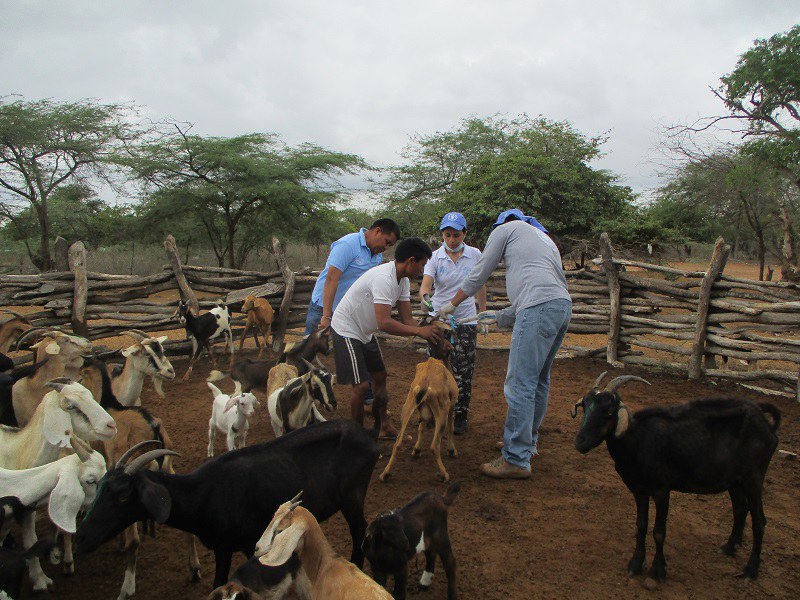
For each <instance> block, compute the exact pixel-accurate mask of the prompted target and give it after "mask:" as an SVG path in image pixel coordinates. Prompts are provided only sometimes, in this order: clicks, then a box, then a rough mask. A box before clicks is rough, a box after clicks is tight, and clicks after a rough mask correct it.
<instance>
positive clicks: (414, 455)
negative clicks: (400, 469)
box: [411, 448, 420, 458]
mask: <svg viewBox="0 0 800 600" xmlns="http://www.w3.org/2000/svg"><path fill="white" fill-rule="evenodd" d="M419 453H420V449H419V448H412V449H411V458H417V457H418V456H419Z"/></svg>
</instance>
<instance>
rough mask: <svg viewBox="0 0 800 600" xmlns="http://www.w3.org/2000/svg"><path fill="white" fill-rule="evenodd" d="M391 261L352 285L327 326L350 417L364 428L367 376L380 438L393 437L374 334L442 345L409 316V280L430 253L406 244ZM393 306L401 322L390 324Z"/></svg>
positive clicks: (434, 330) (421, 245)
mask: <svg viewBox="0 0 800 600" xmlns="http://www.w3.org/2000/svg"><path fill="white" fill-rule="evenodd" d="M394 257H395V259H394V260H393V261H392V262H388V263H385V264H382V265H381V266H379V267H374V268H372V269H370V270H369V271H367V272H366V273H364V274H363V275H362V276H361V277H359V278H358V279H357V280H356V282H355V283H354V284H353V285H352V286H351V287H350V289H349V290H347V293H346V294H345V295H344V297H343V298H342V300H341V302H339V305H338V306H337V307H336V310H334V312H333V319H332V322H331V329H332V334H333V350H334V357H335V359H336V380H337V382H339V383H341V384H345V385H346V384H350V385H352V386H353V392H352V397H351V400H350V415H351V417H352V418H353V420H354V421H356V422H358V423H360V424H362V425H363V424H364V394H365V393H366V391H367V390H368V389H369V379H368V375H371V376H372V381H373V385H372V391H373V394H374V395H375V404H374V406H377V407H378V409H379V410H380V416H381V437H382V438H393V437H395V436H396V435H397V433H396V431H395V429H394V427H392V424H391V423H390V422H389V420H388V419H387V418H386V407H387V404H388V397H387V394H386V367H385V365H384V363H383V356H382V355H381V349H380V346H379V345H378V339H377V338H376V337H375V333H376V332H377V331H378V330H380V331H384V332H386V333H389V334H392V335H402V336H414V335H418V336H420V337H422V338H424V339H426V340H428V341H432V342H438V341H439V340H440V339H441V334H440V333H439V327H438V326H437V325H428V326H426V327H419V326H418V325H417V322H416V320H414V318H413V316H412V314H411V283H410V281H409V279H411V278H414V279H416V278H418V277H420V275H422V273H423V271H424V269H425V263H427V262H428V259H429V258H430V257H431V249H430V247H429V246H428V244H426V243H425V242H423V241H422V240H421V239H419V238H409V239H406V240H403V241H402V242H400V243H399V244H398V245H397V249H396V250H395V253H394ZM395 305H396V306H397V312H398V314H399V316H400V320H399V321H397V320H395V319H393V318H392V307H393V306H395ZM373 410H374V409H373Z"/></svg>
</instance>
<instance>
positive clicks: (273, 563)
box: [258, 519, 306, 567]
mask: <svg viewBox="0 0 800 600" xmlns="http://www.w3.org/2000/svg"><path fill="white" fill-rule="evenodd" d="M305 532H306V524H305V523H304V522H303V521H301V520H300V519H297V522H295V523H292V524H291V525H289V527H287V528H286V529H284V530H283V531H281V532H280V533H279V534H278V535H276V536H275V538H274V539H273V540H272V546H271V547H270V549H269V550H268V551H267V553H266V554H264V556H262V557H260V558H259V559H258V562H260V563H261V564H262V565H266V566H268V567H278V566H280V565H282V564H284V563H286V562H287V561H288V560H289V559H290V558H291V557H292V552H294V551H295V550H300V548H298V546H299V545H300V542H301V540H302V539H303V534H304V533H305Z"/></svg>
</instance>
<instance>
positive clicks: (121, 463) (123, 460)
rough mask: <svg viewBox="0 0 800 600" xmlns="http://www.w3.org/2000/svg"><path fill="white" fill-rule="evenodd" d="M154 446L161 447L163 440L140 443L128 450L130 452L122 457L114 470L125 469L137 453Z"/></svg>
mask: <svg viewBox="0 0 800 600" xmlns="http://www.w3.org/2000/svg"><path fill="white" fill-rule="evenodd" d="M152 444H156V445H158V446H161V440H145V441H143V442H139V443H138V444H136V445H134V446H131V447H130V448H128V450H127V451H126V452H125V454H123V455H122V456H120V457H119V460H118V461H117V464H116V465H114V468H115V469H119V468H122V467H124V466H125V465H126V464H127V462H128V460H129V459H130V457H131V456H132V455H133V454H134V453H135V452H136V451H138V450H141V449H142V448H144V447H145V446H150V445H152Z"/></svg>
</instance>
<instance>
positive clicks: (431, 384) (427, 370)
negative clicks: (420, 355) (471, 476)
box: [380, 317, 458, 481]
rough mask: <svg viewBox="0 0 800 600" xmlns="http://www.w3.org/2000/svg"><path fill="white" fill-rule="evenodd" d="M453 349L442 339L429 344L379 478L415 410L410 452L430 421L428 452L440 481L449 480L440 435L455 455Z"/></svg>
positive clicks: (422, 323) (416, 447)
mask: <svg viewBox="0 0 800 600" xmlns="http://www.w3.org/2000/svg"><path fill="white" fill-rule="evenodd" d="M432 320H433V317H424V318H423V319H422V320H421V321H420V323H419V325H420V327H423V326H425V325H428V324H429V323H430V322H431V321H432ZM452 349H453V347H452V346H451V345H450V344H449V343H448V342H447V341H446V340H445V339H444V338H442V340H441V341H440V342H439V343H437V344H431V343H430V342H429V343H428V351H429V353H430V356H431V357H430V358H429V359H428V360H426V361H425V362H423V363H420V364H418V365H417V370H416V374H415V375H414V381H412V382H411V387H410V388H409V390H408V396H407V397H406V401H405V404H403V409H402V412H401V413H400V433H399V434H398V435H397V440H395V443H394V447H393V448H392V456H391V458H390V459H389V462H388V463H387V464H386V468H385V469H384V470H383V473H381V476H380V480H381V481H386V479H387V478H388V477H389V475H390V472H391V470H392V467H393V466H394V462H395V460H396V459H397V452H398V451H399V450H400V445H401V444H402V443H403V437H404V434H405V431H406V427H408V423H409V421H411V417H412V416H413V415H414V413H417V414H419V427H418V432H417V442H416V443H415V444H414V448H413V450H412V451H411V453H412V455H414V456H416V455H418V454H419V453H420V450H421V448H422V432H423V431H424V430H425V427H426V425H427V424H429V423H432V424H433V426H434V431H433V440H431V452H432V453H433V456H434V458H435V459H436V465H437V467H438V468H439V474H440V475H441V478H442V480H443V481H449V480H450V475H449V474H448V473H447V469H445V468H444V464H443V463H442V452H441V447H442V438H443V437H445V435H446V437H447V440H448V442H449V444H450V449H449V450H448V454H449V455H450V456H458V451H457V450H456V446H455V440H454V435H453V427H454V424H455V408H456V401H457V400H458V384H457V383H456V380H455V378H454V377H453V374H452V373H451V372H450V368H449V365H450V360H449V356H450V352H451V351H452Z"/></svg>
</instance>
